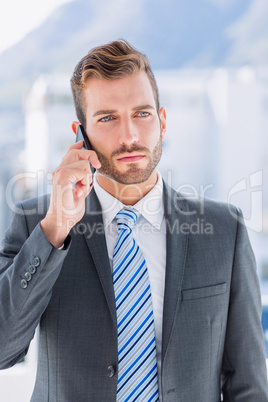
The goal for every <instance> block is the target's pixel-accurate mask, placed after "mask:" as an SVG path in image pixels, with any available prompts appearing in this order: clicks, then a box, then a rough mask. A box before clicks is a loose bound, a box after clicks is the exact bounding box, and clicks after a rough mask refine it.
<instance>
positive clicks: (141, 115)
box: [138, 112, 150, 117]
mask: <svg viewBox="0 0 268 402" xmlns="http://www.w3.org/2000/svg"><path fill="white" fill-rule="evenodd" d="M149 114H150V113H149V112H139V113H138V116H140V117H147V116H149Z"/></svg>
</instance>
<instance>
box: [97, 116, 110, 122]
mask: <svg viewBox="0 0 268 402" xmlns="http://www.w3.org/2000/svg"><path fill="white" fill-rule="evenodd" d="M112 119H113V117H112V116H105V117H102V119H100V120H99V121H103V122H106V121H111V120H112Z"/></svg>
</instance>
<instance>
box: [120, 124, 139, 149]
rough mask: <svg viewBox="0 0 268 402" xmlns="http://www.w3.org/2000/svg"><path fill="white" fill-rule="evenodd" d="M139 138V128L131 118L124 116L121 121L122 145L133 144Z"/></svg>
mask: <svg viewBox="0 0 268 402" xmlns="http://www.w3.org/2000/svg"><path fill="white" fill-rule="evenodd" d="M138 140H139V136H138V130H137V127H135V125H134V123H133V121H132V119H131V118H124V119H122V120H121V122H120V127H119V143H120V145H131V144H135V143H137V142H138Z"/></svg>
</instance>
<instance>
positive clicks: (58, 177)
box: [53, 167, 91, 186]
mask: <svg viewBox="0 0 268 402" xmlns="http://www.w3.org/2000/svg"><path fill="white" fill-rule="evenodd" d="M87 177H88V180H89V179H90V178H91V171H88V170H84V169H78V168H70V167H68V168H66V167H65V168H58V169H56V170H55V172H54V173H53V184H56V185H61V186H65V185H69V184H74V183H76V182H77V181H82V180H84V181H85V180H86V179H87ZM85 183H86V181H85Z"/></svg>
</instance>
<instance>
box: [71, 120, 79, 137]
mask: <svg viewBox="0 0 268 402" xmlns="http://www.w3.org/2000/svg"><path fill="white" fill-rule="evenodd" d="M79 125H80V122H79V121H73V122H72V130H73V132H74V133H75V135H76V133H77V127H78V126H79Z"/></svg>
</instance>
